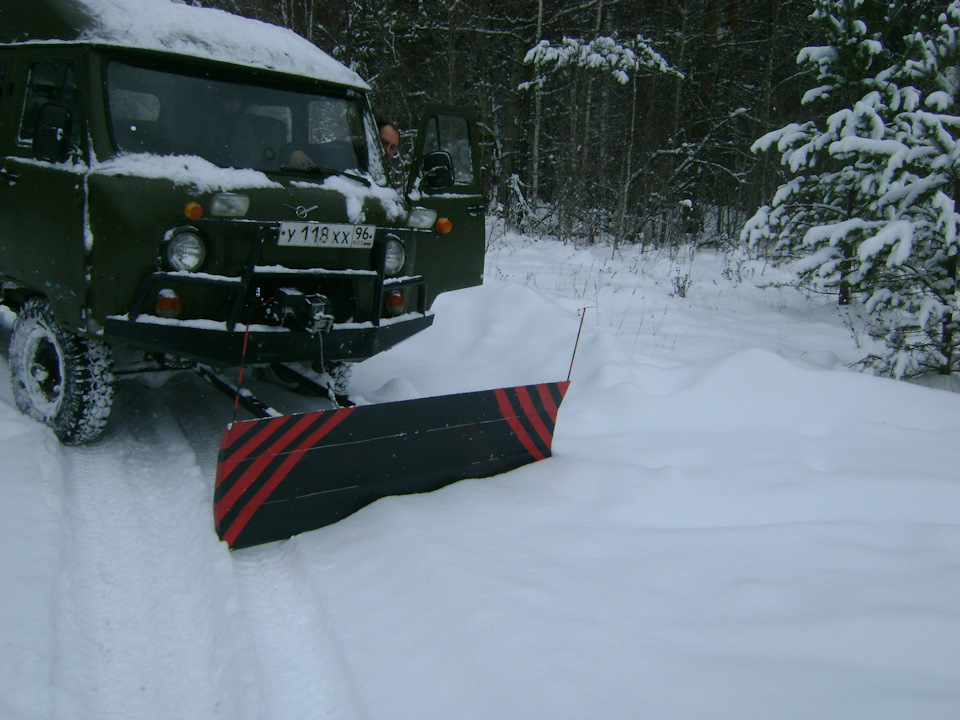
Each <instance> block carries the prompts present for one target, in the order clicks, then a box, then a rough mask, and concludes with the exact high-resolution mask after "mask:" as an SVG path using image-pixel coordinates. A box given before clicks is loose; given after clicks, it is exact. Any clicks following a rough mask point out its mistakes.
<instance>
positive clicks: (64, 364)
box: [9, 297, 113, 445]
mask: <svg viewBox="0 0 960 720" xmlns="http://www.w3.org/2000/svg"><path fill="white" fill-rule="evenodd" d="M9 358H10V381H11V385H12V386H13V397H14V400H15V401H16V403H17V407H18V408H20V411H21V412H22V413H24V414H25V415H28V416H29V417H32V418H33V419H34V420H37V421H39V422H42V423H44V424H45V425H49V426H50V427H51V428H52V429H53V432H54V433H55V434H56V436H57V438H58V439H59V440H60V442H62V443H63V444H64V445H80V444H83V443H87V442H90V441H92V440H95V439H96V438H97V437H99V436H100V434H101V433H102V432H103V429H104V427H106V424H107V418H108V417H109V416H110V406H111V404H112V402H113V373H112V372H111V357H110V349H109V348H108V347H107V346H106V345H105V344H104V343H102V342H99V341H97V340H90V339H87V338H83V337H81V336H79V335H77V334H76V333H74V332H73V331H71V330H70V329H68V328H66V327H64V326H63V325H61V324H60V323H58V322H57V321H56V320H55V319H54V317H53V313H52V312H51V310H50V304H49V303H48V302H47V300H46V299H45V298H41V297H33V298H30V299H28V300H27V301H26V302H25V303H24V304H23V307H22V308H20V312H19V313H18V314H17V319H16V322H14V324H13V333H12V334H11V336H10V355H9Z"/></svg>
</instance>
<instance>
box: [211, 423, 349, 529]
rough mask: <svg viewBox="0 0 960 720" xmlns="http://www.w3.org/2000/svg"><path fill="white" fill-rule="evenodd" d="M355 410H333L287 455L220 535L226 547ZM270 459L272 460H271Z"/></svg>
mask: <svg viewBox="0 0 960 720" xmlns="http://www.w3.org/2000/svg"><path fill="white" fill-rule="evenodd" d="M355 409H356V408H352V407H351V408H342V409H340V410H334V411H333V412H332V413H330V415H329V417H327V418H325V422H324V423H323V424H322V425H321V426H320V427H319V428H317V429H316V430H315V431H314V432H312V433H311V434H310V435H309V436H307V438H306V439H305V440H304V441H303V442H301V443H300V445H299V446H298V447H297V449H296V450H294V451H292V452H291V453H289V454H288V455H287V456H286V457H285V458H284V460H283V463H281V465H280V467H278V468H277V470H276V471H275V472H274V473H273V475H271V476H270V478H269V479H268V480H267V482H265V483H264V484H263V485H262V486H261V488H260V489H259V490H258V491H257V492H256V494H255V495H254V496H253V497H252V498H251V499H250V501H249V502H248V503H247V504H246V505H244V506H243V509H242V510H241V511H240V512H239V513H238V514H237V517H236V519H235V520H234V521H233V522H232V523H231V524H230V527H229V528H228V529H227V531H226V532H225V533H224V534H223V535H222V539H223V540H224V541H226V543H227V545H228V546H231V547H232V546H233V541H234V540H236V539H237V537H238V536H239V535H240V533H241V532H243V529H244V528H245V527H246V526H247V523H248V522H250V518H252V517H253V515H254V513H255V512H256V511H257V510H258V509H259V508H260V506H261V505H263V503H264V502H265V501H266V500H267V498H269V497H270V495H271V494H272V493H273V491H274V490H275V489H276V488H277V486H278V485H279V484H280V483H281V482H283V480H284V478H286V477H287V475H288V474H289V473H290V471H291V470H293V468H294V467H296V465H297V463H299V462H300V460H301V459H303V456H304V455H305V454H306V453H307V452H309V451H310V450H311V449H313V448H314V447H315V446H316V444H317V443H318V442H319V441H320V440H322V439H323V437H324V436H326V435H327V434H328V433H329V432H330V431H331V430H333V429H334V428H335V427H336V426H337V425H339V424H340V423H342V422H343V421H344V420H346V419H347V416H348V415H350V413H352V412H353V411H354V410H355ZM271 459H272V458H271Z"/></svg>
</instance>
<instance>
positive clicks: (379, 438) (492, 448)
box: [214, 382, 570, 549]
mask: <svg viewBox="0 0 960 720" xmlns="http://www.w3.org/2000/svg"><path fill="white" fill-rule="evenodd" d="M569 384H570V383H569V382H557V383H544V384H541V385H526V386H520V387H512V388H501V389H498V390H484V391H481V392H473V393H463V394H460V395H443V396H440V397H431V398H422V399H419V400H405V401H402V402H393V403H384V404H382V405H365V406H361V407H351V408H342V409H340V410H326V411H320V412H313V413H306V414H303V415H287V416H283V417H277V418H266V419H262V420H249V421H245V422H237V423H234V424H233V425H232V426H230V427H228V428H227V430H226V431H225V432H224V435H223V441H222V442H221V445H220V458H219V461H218V462H217V485H216V490H215V493H214V520H215V522H216V527H217V534H218V535H219V536H220V538H221V539H222V540H224V541H225V542H226V543H227V545H228V546H230V547H231V548H233V549H236V548H242V547H249V546H251V545H259V544H261V543H267V542H272V541H274V540H282V539H284V538H288V537H291V536H292V535H296V534H298V533H302V532H305V531H307V530H314V529H316V528H319V527H323V526H324V525H330V524H331V523H335V522H337V521H338V520H340V519H342V518H344V517H346V516H347V515H350V514H351V513H354V512H356V511H357V510H359V509H360V508H362V507H364V506H365V505H369V504H370V503H372V502H373V501H374V500H378V499H379V498H382V497H386V496H387V495H406V494H409V493H421V492H429V491H431V490H436V489H437V488H441V487H443V486H444V485H449V484H450V483H452V482H456V481H457V480H463V479H464V478H481V477H489V476H491V475H497V474H499V473H503V472H507V471H508V470H513V469H514V468H517V467H520V466H521V465H526V464H527V463H531V462H535V461H536V460H542V459H543V458H546V457H549V456H550V452H551V445H552V443H553V429H554V425H555V424H556V421H557V410H558V409H559V407H560V403H561V401H562V400H563V396H564V394H565V393H566V391H567V387H568V386H569Z"/></svg>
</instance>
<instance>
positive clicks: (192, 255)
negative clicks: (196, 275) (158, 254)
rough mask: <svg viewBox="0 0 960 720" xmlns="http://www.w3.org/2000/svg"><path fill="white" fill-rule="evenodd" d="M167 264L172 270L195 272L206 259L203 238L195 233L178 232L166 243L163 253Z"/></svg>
mask: <svg viewBox="0 0 960 720" xmlns="http://www.w3.org/2000/svg"><path fill="white" fill-rule="evenodd" d="M164 256H165V258H166V261H167V264H168V265H169V266H170V267H171V268H173V269H174V270H183V271H186V272H195V271H196V270H199V269H200V266H201V265H203V261H204V260H205V259H206V257H207V248H206V247H205V246H204V244H203V238H201V237H200V236H199V235H197V234H196V233H195V232H178V233H177V234H175V235H174V236H173V237H171V238H170V240H169V241H168V242H167V247H166V249H165V251H164Z"/></svg>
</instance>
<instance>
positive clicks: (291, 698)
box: [234, 538, 371, 720]
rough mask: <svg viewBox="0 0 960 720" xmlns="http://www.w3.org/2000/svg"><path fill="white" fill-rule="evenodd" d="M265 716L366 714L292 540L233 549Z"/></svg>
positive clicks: (357, 718) (347, 717)
mask: <svg viewBox="0 0 960 720" xmlns="http://www.w3.org/2000/svg"><path fill="white" fill-rule="evenodd" d="M234 562H235V565H236V571H237V575H238V577H239V578H240V581H241V585H242V588H243V590H242V595H243V603H244V606H245V607H246V608H247V611H248V615H249V616H250V617H251V618H256V622H255V623H253V624H252V626H251V632H252V633H253V636H254V640H255V642H256V644H257V649H258V654H259V657H260V661H261V664H262V666H263V669H264V671H265V672H264V688H263V690H264V692H265V693H266V695H267V699H268V702H269V707H270V709H271V713H270V718H271V720H302V718H305V717H329V718H342V719H343V720H364V718H369V717H371V715H370V713H369V711H367V709H366V708H365V707H364V704H363V701H362V700H361V697H360V693H359V691H358V689H357V687H356V685H355V684H354V682H353V679H352V676H351V675H350V673H349V671H348V670H347V663H346V661H345V658H344V656H343V653H342V652H341V650H340V648H339V647H338V644H337V642H336V634H335V633H334V632H332V630H331V628H330V619H329V616H328V614H327V612H326V611H325V609H324V606H323V602H322V597H321V593H320V592H319V590H318V588H317V587H316V586H315V585H314V584H313V583H312V582H311V571H310V568H309V567H308V566H307V563H306V562H305V560H304V557H303V550H302V545H301V542H300V540H299V539H298V538H293V539H291V540H286V541H283V542H280V543H271V544H269V545H265V546H262V547H259V548H250V549H247V550H241V551H238V552H235V553H234Z"/></svg>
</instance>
